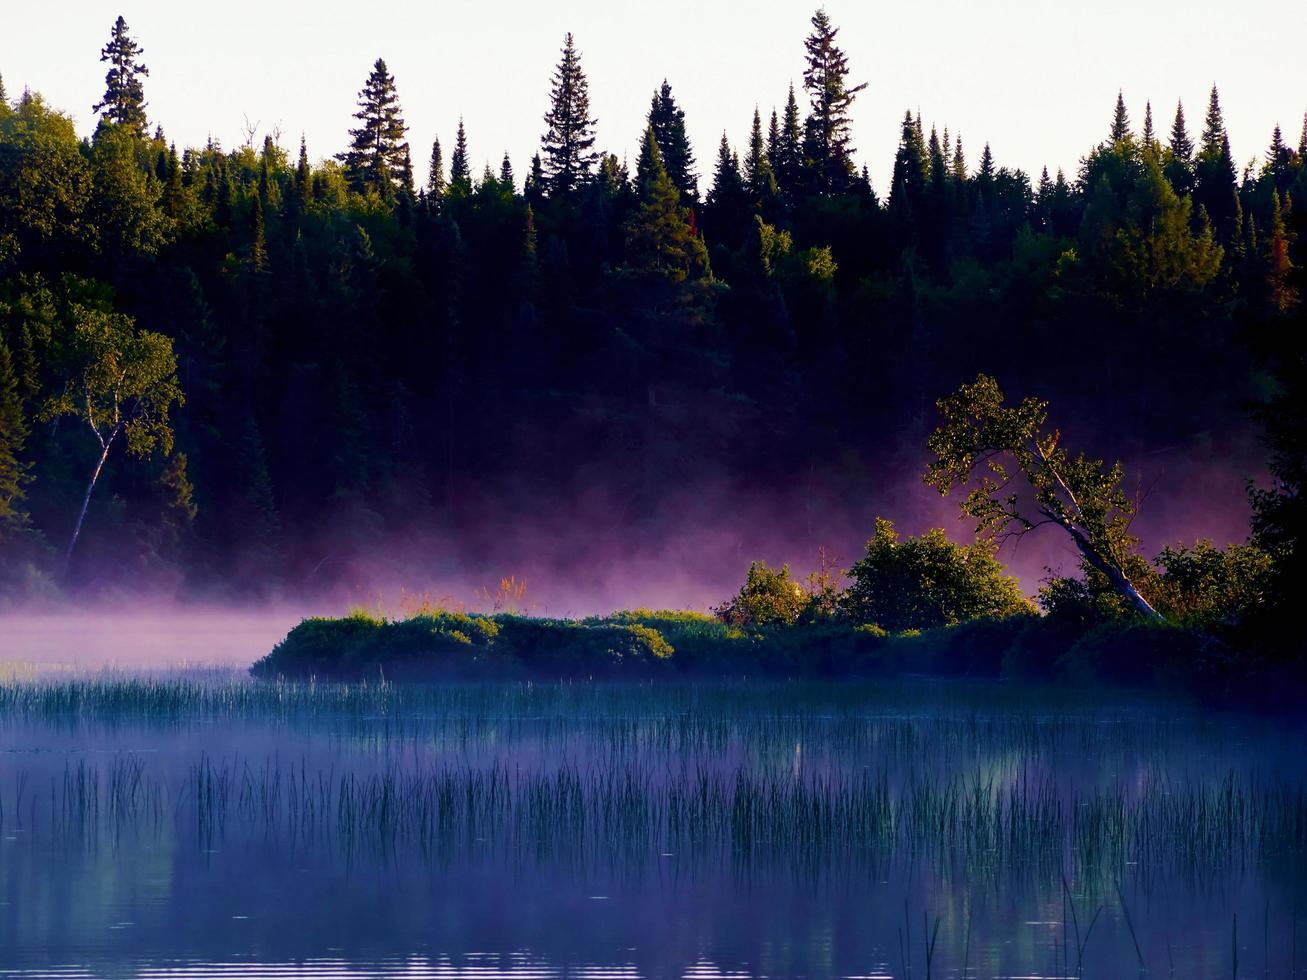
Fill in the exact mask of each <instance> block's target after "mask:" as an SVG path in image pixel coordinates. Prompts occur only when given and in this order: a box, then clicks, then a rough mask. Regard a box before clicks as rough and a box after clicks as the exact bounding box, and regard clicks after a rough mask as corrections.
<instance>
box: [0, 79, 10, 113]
mask: <svg viewBox="0 0 1307 980" xmlns="http://www.w3.org/2000/svg"><path fill="white" fill-rule="evenodd" d="M7 108H9V93H8V92H6V91H5V77H4V75H0V110H3V109H7Z"/></svg>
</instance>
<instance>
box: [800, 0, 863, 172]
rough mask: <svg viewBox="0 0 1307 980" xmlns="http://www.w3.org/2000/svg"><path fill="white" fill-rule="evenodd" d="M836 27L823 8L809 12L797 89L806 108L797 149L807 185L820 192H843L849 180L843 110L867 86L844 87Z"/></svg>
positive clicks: (846, 124)
mask: <svg viewBox="0 0 1307 980" xmlns="http://www.w3.org/2000/svg"><path fill="white" fill-rule="evenodd" d="M838 34H839V28H837V27H835V26H834V25H833V24H832V23H831V21H830V18H829V17H828V16H827V15H826V11H825V10H823V9H819V10H817V12H816V13H814V14H813V15H812V32H811V33H810V34H809V35H808V38H807V40H805V41H804V43H803V46H804V50H805V54H806V62H807V64H806V67H805V68H804V70H803V87H804V89H805V90H806V91H807V93H808V99H809V102H810V103H811V112H810V113H809V115H808V119H807V122H806V123H805V125H804V139H803V152H804V156H805V158H806V161H807V165H808V167H809V173H810V176H811V179H812V183H813V187H814V189H815V190H817V191H818V192H821V193H832V192H840V191H844V190H847V189H848V187H849V185H850V184H851V183H852V180H853V175H854V167H853V145H852V144H853V137H852V134H851V133H850V121H849V112H850V110H851V109H852V106H853V101H854V99H855V98H856V97H857V95H858V93H859V92H861V91H862V90H863V89H865V88H866V87H867V85H866V83H865V82H864V83H863V84H861V85H849V83H848V74H849V60H848V57H847V56H846V55H845V54H844V52H843V51H842V50H840V48H839V46H838V45H836V43H835V38H836V36H837V35H838Z"/></svg>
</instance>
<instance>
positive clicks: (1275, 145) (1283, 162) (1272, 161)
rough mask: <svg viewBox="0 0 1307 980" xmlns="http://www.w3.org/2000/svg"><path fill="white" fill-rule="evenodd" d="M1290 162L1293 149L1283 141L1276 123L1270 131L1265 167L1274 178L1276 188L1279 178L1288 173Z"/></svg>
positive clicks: (1278, 125)
mask: <svg viewBox="0 0 1307 980" xmlns="http://www.w3.org/2000/svg"><path fill="white" fill-rule="evenodd" d="M1292 162H1293V151H1292V150H1291V149H1289V147H1288V145H1287V144H1286V143H1285V142H1284V134H1283V133H1282V132H1281V131H1280V124H1279V123H1276V124H1275V130H1274V131H1273V132H1272V133H1271V145H1270V147H1269V148H1268V149H1267V151H1266V169H1267V170H1268V171H1269V172H1270V174H1271V176H1272V177H1274V178H1275V179H1276V182H1277V189H1278V182H1279V180H1281V179H1282V178H1284V177H1285V176H1287V175H1288V173H1289V167H1290V165H1291V164H1292Z"/></svg>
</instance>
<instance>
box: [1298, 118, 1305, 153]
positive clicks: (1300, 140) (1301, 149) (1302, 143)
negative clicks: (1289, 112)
mask: <svg viewBox="0 0 1307 980" xmlns="http://www.w3.org/2000/svg"><path fill="white" fill-rule="evenodd" d="M1298 158H1299V159H1300V160H1301V161H1302V162H1303V165H1304V166H1307V112H1304V113H1303V114H1302V135H1301V136H1299V137H1298Z"/></svg>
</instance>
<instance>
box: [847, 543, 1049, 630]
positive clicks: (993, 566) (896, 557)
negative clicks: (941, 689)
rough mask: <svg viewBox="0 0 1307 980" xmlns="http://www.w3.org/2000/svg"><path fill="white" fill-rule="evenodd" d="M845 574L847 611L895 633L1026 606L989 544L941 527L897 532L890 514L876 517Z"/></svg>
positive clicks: (1028, 606)
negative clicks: (951, 536)
mask: <svg viewBox="0 0 1307 980" xmlns="http://www.w3.org/2000/svg"><path fill="white" fill-rule="evenodd" d="M849 578H850V579H852V584H851V585H850V586H849V590H848V592H847V593H846V594H845V597H844V603H843V607H844V614H845V616H846V617H848V618H850V619H852V620H853V621H855V622H859V623H875V624H876V625H878V626H880V627H882V628H883V629H886V630H889V631H890V632H893V633H898V632H902V631H903V630H909V629H918V630H923V629H931V628H934V627H937V626H951V625H954V624H957V623H961V622H965V621H967V620H970V619H979V618H982V617H988V618H992V619H1001V618H1003V617H1006V616H1013V615H1017V614H1021V613H1028V612H1031V611H1032V606H1031V604H1030V601H1029V600H1028V599H1026V598H1025V596H1023V595H1022V594H1021V588H1020V586H1019V585H1018V584H1017V581H1016V579H1014V578H1012V577H1011V576H1008V575H1005V574H1003V566H1002V565H1001V564H999V561H998V559H997V558H995V556H994V547H993V545H991V544H989V543H986V542H982V541H977V542H976V543H974V544H970V545H965V546H962V545H956V544H954V543H953V542H951V541H949V540H948V538H947V537H946V536H945V534H944V532H943V530H942V529H939V528H935V529H934V530H931V531H927V532H926V533H925V534H923V535H921V536H920V537H916V538H912V537H909V538H903V539H900V538H899V535H898V532H897V531H895V530H894V525H893V524H892V523H891V522H890V521H887V520H885V519H883V518H879V519H877V521H876V533H875V534H874V535H873V537H872V538H871V540H870V541H868V542H867V551H866V555H865V556H864V557H863V558H862V559H860V560H859V561H857V562H855V563H854V565H853V567H852V568H850V569H849Z"/></svg>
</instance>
